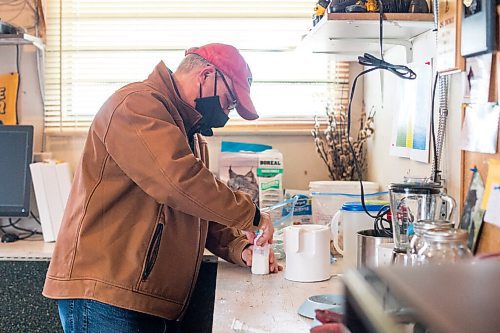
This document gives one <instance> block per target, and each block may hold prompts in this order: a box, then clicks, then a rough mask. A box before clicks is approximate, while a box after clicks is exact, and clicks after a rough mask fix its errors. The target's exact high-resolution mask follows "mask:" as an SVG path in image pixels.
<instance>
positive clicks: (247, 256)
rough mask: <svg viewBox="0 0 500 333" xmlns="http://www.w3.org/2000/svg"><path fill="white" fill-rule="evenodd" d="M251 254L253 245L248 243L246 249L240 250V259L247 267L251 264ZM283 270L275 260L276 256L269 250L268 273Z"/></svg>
mask: <svg viewBox="0 0 500 333" xmlns="http://www.w3.org/2000/svg"><path fill="white" fill-rule="evenodd" d="M252 254H253V245H250V246H249V247H247V248H246V249H244V250H243V252H241V259H243V261H244V262H245V264H247V266H248V267H251V266H252ZM282 270H283V266H281V265H278V263H277V262H276V258H275V257H274V252H273V251H272V250H271V251H269V272H270V273H278V272H279V271H282Z"/></svg>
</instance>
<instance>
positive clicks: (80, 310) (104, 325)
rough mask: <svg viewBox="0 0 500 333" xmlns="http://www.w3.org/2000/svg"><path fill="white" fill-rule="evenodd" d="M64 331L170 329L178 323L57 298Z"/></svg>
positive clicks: (161, 332)
mask: <svg viewBox="0 0 500 333" xmlns="http://www.w3.org/2000/svg"><path fill="white" fill-rule="evenodd" d="M57 306H58V308H59V317H60V318H61V323H62V326H63V329H64V333H132V332H134V333H140V332H144V333H167V332H168V333H170V332H179V330H178V323H177V322H175V321H171V320H166V319H163V318H160V317H155V316H151V315H148V314H145V313H141V312H135V311H131V310H127V309H122V308H119V307H116V306H112V305H108V304H104V303H101V302H97V301H93V300H86V299H64V300H58V301H57Z"/></svg>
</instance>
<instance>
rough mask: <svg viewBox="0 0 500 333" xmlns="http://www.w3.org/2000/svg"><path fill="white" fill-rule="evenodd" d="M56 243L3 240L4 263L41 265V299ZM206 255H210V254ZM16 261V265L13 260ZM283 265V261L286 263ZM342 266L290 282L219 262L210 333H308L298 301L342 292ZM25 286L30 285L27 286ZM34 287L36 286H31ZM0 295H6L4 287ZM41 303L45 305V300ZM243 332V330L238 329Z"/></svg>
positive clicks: (281, 274)
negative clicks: (326, 275) (324, 275)
mask: <svg viewBox="0 0 500 333" xmlns="http://www.w3.org/2000/svg"><path fill="white" fill-rule="evenodd" d="M54 245H55V243H45V242H42V241H18V242H15V243H5V244H3V243H0V261H1V262H5V263H6V265H10V266H13V267H14V266H15V267H17V266H18V265H19V264H21V265H23V270H24V271H25V272H26V271H27V272H29V270H30V268H29V267H33V266H29V267H28V266H26V265H33V264H34V265H35V266H36V267H38V266H40V265H41V266H40V267H39V268H37V269H36V274H37V276H38V277H39V278H38V280H39V281H38V282H37V283H38V284H39V285H40V286H38V285H37V286H36V288H34V289H35V292H33V294H34V295H33V296H32V297H36V298H37V299H38V298H39V299H40V300H41V301H44V300H45V299H43V296H41V294H39V293H37V292H36V289H37V288H41V286H42V285H43V280H44V276H45V273H44V269H46V266H47V261H49V260H50V258H51V255H52V251H53V249H54ZM206 254H209V252H207V253H206ZM16 261H17V262H18V263H17V264H13V263H14V262H16ZM38 263H40V265H39V264H38ZM281 264H283V265H284V262H282V263H281ZM25 266H26V267H25ZM42 266H43V267H42ZM341 268H342V264H341V262H337V263H335V264H332V265H331V270H332V271H331V272H332V277H331V278H330V279H329V280H327V281H323V282H316V283H301V282H292V281H288V280H286V279H285V274H284V272H279V273H277V274H269V275H253V274H252V273H251V272H250V268H245V267H239V266H237V265H233V264H231V263H228V262H226V261H223V260H219V262H218V268H217V280H216V289H215V305H214V306H215V307H214V314H213V329H212V332H214V333H225V332H237V330H234V329H233V328H232V327H235V326H234V324H233V322H235V323H243V324H246V325H247V326H248V327H249V328H253V329H255V330H257V331H255V332H262V333H264V332H267V333H271V332H272V333H278V332H298V333H300V332H309V330H310V327H311V324H312V320H311V319H308V318H305V317H302V316H300V315H299V314H298V313H297V311H298V309H299V307H300V305H301V304H302V303H303V302H304V301H305V300H306V299H307V298H308V297H310V296H313V295H321V294H342V292H343V285H342V281H341V276H340V275H338V273H339V272H340V271H341ZM14 273H15V274H14ZM13 274H14V275H12V276H11V275H9V276H6V275H5V274H3V275H4V278H5V279H17V277H18V276H19V274H18V273H16V272H14V271H13ZM29 274H31V273H29ZM29 274H28V275H29ZM33 274H35V273H33ZM24 275H26V274H24ZM24 285H25V286H29V285H28V284H24ZM30 289H33V286H31V287H30ZM40 292H41V289H40ZM1 293H4V291H2V292H1ZM14 294H15V293H14ZM35 294H36V295H35ZM12 296H13V297H10V298H9V299H8V300H7V301H8V303H9V304H10V303H15V302H17V300H16V297H14V295H12ZM30 297H31V296H30ZM37 303H39V304H41V302H37ZM50 306H52V305H50V304H49V305H47V306H46V308H45V310H44V311H49V310H52V309H51V308H50ZM53 306H55V304H54V305H53ZM9 307H10V305H9ZM53 312H54V313H52V314H51V318H56V313H55V312H56V310H55V308H54V311H53ZM26 316H28V317H27V318H29V317H33V316H37V317H40V318H42V317H43V316H45V315H44V314H43V313H42V314H40V313H39V312H30V313H28V314H26ZM56 319H57V318H56ZM56 321H57V320H56ZM42 324H43V323H42ZM51 325H58V322H56V323H55V324H52V322H51ZM40 327H41V329H42V330H40V331H36V332H45V333H47V332H60V331H59V330H58V329H59V327H56V328H54V330H51V331H43V325H42V326H40ZM0 331H2V330H1V329H0ZM240 332H242V331H241V330H240Z"/></svg>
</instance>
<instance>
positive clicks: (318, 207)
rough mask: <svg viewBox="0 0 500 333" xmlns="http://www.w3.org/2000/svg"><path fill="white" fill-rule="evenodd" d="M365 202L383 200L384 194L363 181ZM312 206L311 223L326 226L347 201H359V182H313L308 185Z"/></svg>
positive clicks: (371, 183)
mask: <svg viewBox="0 0 500 333" xmlns="http://www.w3.org/2000/svg"><path fill="white" fill-rule="evenodd" d="M363 189H364V192H365V198H366V199H367V200H377V199H383V196H384V194H386V193H384V192H379V185H378V184H377V183H374V182H365V181H363ZM309 193H310V195H311V205H312V223H313V224H323V225H326V224H328V223H330V221H331V220H332V217H333V215H335V213H336V212H337V211H338V210H340V208H341V207H342V205H343V204H344V203H345V202H348V201H360V200H361V187H360V185H359V181H313V182H310V183H309Z"/></svg>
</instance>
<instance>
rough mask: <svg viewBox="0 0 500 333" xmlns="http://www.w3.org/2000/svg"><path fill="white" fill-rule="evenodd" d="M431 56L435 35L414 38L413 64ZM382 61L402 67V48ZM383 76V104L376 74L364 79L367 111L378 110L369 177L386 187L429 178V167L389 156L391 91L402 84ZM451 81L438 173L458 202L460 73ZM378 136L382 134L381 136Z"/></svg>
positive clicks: (433, 51) (378, 78)
mask: <svg viewBox="0 0 500 333" xmlns="http://www.w3.org/2000/svg"><path fill="white" fill-rule="evenodd" d="M433 56H435V39H434V33H433V32H428V33H426V34H423V35H421V36H419V37H418V38H416V39H415V41H414V44H413V59H414V61H424V60H426V59H428V58H429V57H433ZM385 60H387V61H388V62H390V63H393V64H405V63H406V59H405V53H404V50H403V49H402V48H401V47H394V48H393V49H391V50H389V51H388V52H387V53H386V55H385ZM382 75H383V82H384V84H383V86H384V90H383V92H384V100H383V103H382V102H381V94H380V73H379V71H375V72H373V73H370V74H368V75H367V76H366V78H365V104H366V107H367V109H369V108H370V107H371V106H372V105H375V106H376V108H377V114H376V117H375V133H376V135H375V137H374V139H373V140H372V141H371V142H370V144H369V154H368V161H369V165H370V168H369V172H368V178H369V179H371V180H374V181H376V182H378V183H380V184H383V185H388V184H389V183H391V182H400V181H402V180H403V177H404V176H405V175H412V176H423V177H429V176H430V175H431V164H427V163H421V162H416V161H412V160H409V159H405V158H400V157H395V156H390V155H389V147H390V139H391V130H392V120H393V116H394V115H396V114H397V110H396V106H395V103H394V101H395V100H396V98H398V97H397V96H393V92H394V91H395V86H396V85H398V84H400V83H401V82H400V80H401V79H399V78H397V77H396V76H395V75H393V74H392V73H389V72H386V71H384V72H383V74H382ZM450 78H451V79H450V94H449V104H448V108H449V116H448V126H447V137H446V140H445V145H444V147H443V157H442V160H441V170H443V177H444V178H446V180H447V190H448V193H449V194H450V195H452V196H453V197H454V198H455V199H457V200H458V199H459V198H460V165H461V160H460V149H459V148H458V142H459V141H458V140H459V135H460V123H461V120H460V119H461V110H460V105H461V96H462V74H454V75H452V76H451V77H450ZM381 104H383V105H381ZM436 119H437V118H436ZM381 133H385V134H384V135H381ZM431 157H432V155H431ZM431 160H432V159H431Z"/></svg>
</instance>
